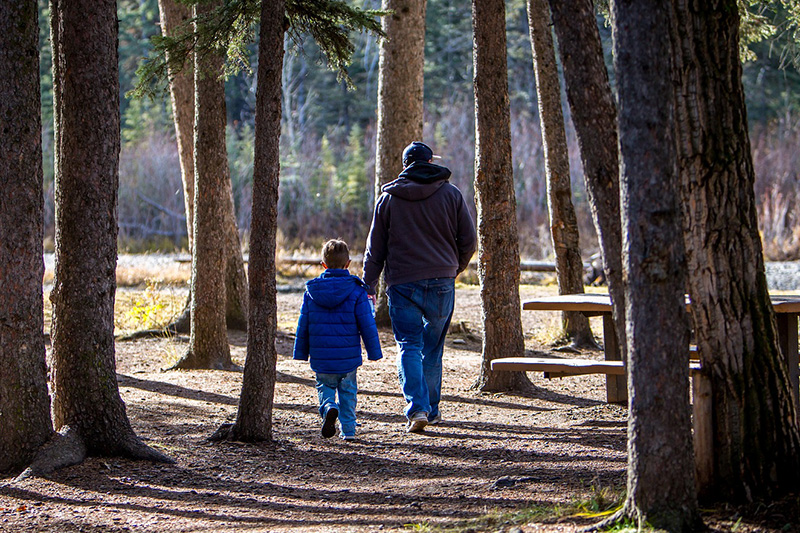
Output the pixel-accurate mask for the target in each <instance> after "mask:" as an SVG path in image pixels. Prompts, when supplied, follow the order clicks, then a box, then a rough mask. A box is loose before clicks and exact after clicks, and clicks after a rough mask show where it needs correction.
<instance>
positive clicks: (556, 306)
mask: <svg viewBox="0 0 800 533" xmlns="http://www.w3.org/2000/svg"><path fill="white" fill-rule="evenodd" d="M770 301H771V302H772V307H773V309H775V312H776V313H800V295H796V294H786V295H775V296H770ZM686 305H687V306H688V305H689V298H688V297H687V302H686ZM522 308H523V309H525V310H527V311H580V312H582V313H596V314H605V313H610V312H611V297H610V296H609V295H608V293H604V294H590V293H587V294H562V295H558V296H541V297H539V298H533V299H531V300H527V301H525V302H523V304H522Z"/></svg>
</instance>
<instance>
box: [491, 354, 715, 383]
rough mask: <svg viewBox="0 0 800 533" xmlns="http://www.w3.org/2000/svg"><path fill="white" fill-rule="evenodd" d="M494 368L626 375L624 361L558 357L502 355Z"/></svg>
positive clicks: (551, 374)
mask: <svg viewBox="0 0 800 533" xmlns="http://www.w3.org/2000/svg"><path fill="white" fill-rule="evenodd" d="M689 369H690V371H691V372H692V373H694V372H698V371H699V370H700V362H699V361H695V360H692V361H690V362H689ZM492 370H506V371H514V370H516V371H521V372H544V377H546V378H548V379H550V378H561V377H565V376H581V375H586V374H606V375H617V376H621V375H625V366H624V365H623V364H622V361H608V360H598V359H577V358H574V359H573V358H571V359H560V358H556V357H502V358H500V359H494V360H493V361H492Z"/></svg>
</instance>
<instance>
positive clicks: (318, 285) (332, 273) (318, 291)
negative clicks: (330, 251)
mask: <svg viewBox="0 0 800 533" xmlns="http://www.w3.org/2000/svg"><path fill="white" fill-rule="evenodd" d="M356 287H364V288H365V289H366V285H364V282H363V281H361V278H359V277H357V276H353V275H351V274H350V272H349V271H348V270H346V269H343V268H329V269H327V270H326V271H325V272H323V273H322V275H321V276H320V277H318V278H314V279H312V280H311V281H309V282H307V283H306V291H307V292H308V295H309V296H310V297H311V299H312V300H314V302H315V303H317V304H318V305H320V306H322V307H327V308H331V307H336V306H337V305H339V304H340V303H342V302H343V301H345V299H347V297H348V296H350V293H351V292H353V291H354V290H355V289H356Z"/></svg>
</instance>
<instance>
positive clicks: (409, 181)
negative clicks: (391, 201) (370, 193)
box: [381, 161, 450, 201]
mask: <svg viewBox="0 0 800 533" xmlns="http://www.w3.org/2000/svg"><path fill="white" fill-rule="evenodd" d="M449 178H450V169H448V168H446V167H442V166H439V165H434V164H433V163H427V162H425V161H415V162H413V163H411V164H410V165H408V166H407V167H406V168H404V169H403V172H401V173H400V176H399V177H398V178H397V179H396V180H394V181H392V182H389V183H387V184H386V185H384V186H383V187H381V191H383V192H385V193H387V194H391V195H392V196H397V197H398V198H402V199H403V200H410V201H419V200H425V199H426V198H428V197H429V196H431V195H432V194H433V193H435V192H436V191H438V190H439V188H440V187H441V186H442V185H444V184H445V183H447V180H448V179H449Z"/></svg>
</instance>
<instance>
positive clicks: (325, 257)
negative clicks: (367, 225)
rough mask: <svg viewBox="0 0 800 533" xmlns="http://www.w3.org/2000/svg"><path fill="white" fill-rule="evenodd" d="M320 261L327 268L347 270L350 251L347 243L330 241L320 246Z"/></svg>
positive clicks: (335, 240)
mask: <svg viewBox="0 0 800 533" xmlns="http://www.w3.org/2000/svg"><path fill="white" fill-rule="evenodd" d="M322 261H323V262H324V263H325V265H327V267H328V268H347V262H348V261H350V250H348V249H347V243H346V242H344V241H342V240H339V239H331V240H329V241H328V242H326V243H325V244H324V245H323V246H322Z"/></svg>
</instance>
